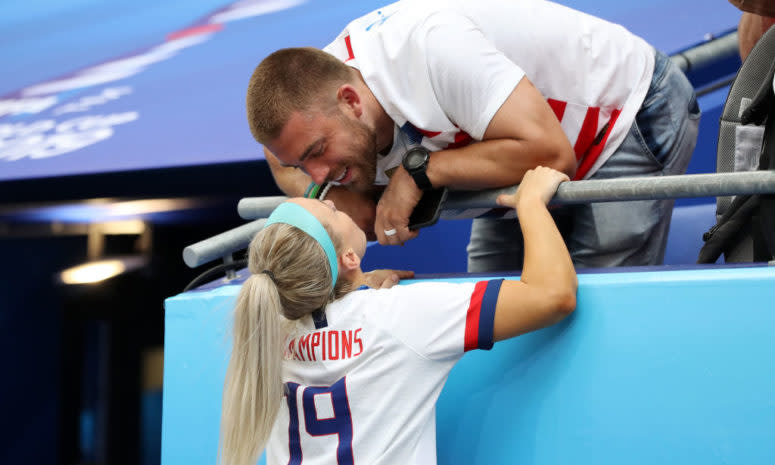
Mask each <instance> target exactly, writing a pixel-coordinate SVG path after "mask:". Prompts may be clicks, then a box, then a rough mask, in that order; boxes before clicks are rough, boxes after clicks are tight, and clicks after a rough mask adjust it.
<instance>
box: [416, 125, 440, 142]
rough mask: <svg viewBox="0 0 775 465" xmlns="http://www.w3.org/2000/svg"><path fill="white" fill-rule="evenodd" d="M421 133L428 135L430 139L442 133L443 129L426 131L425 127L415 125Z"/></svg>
mask: <svg viewBox="0 0 775 465" xmlns="http://www.w3.org/2000/svg"><path fill="white" fill-rule="evenodd" d="M415 129H417V131H418V132H420V134H422V135H423V136H425V137H427V138H428V139H430V138H433V137H436V136H438V135H439V134H441V131H426V130H425V129H420V128H418V127H415Z"/></svg>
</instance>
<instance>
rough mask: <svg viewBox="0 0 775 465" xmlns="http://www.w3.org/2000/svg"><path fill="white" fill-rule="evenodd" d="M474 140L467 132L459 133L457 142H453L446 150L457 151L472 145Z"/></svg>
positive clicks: (456, 137) (457, 133) (456, 138)
mask: <svg viewBox="0 0 775 465" xmlns="http://www.w3.org/2000/svg"><path fill="white" fill-rule="evenodd" d="M472 140H474V139H473V138H472V137H471V136H470V135H469V134H468V133H467V132H465V131H458V132H456V133H455V141H454V142H451V143H450V144H449V145H448V146H446V147H445V148H446V149H457V148H460V147H465V146H467V145H468V144H470V143H471V141H472Z"/></svg>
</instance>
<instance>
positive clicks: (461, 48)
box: [416, 10, 525, 140]
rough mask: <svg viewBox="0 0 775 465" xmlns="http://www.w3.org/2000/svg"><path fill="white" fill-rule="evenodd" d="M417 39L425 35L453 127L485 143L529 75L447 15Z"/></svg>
mask: <svg viewBox="0 0 775 465" xmlns="http://www.w3.org/2000/svg"><path fill="white" fill-rule="evenodd" d="M416 33H419V34H424V35H425V37H424V40H419V41H418V43H423V44H424V46H425V47H426V53H425V56H426V61H427V63H426V65H427V66H428V73H429V77H430V80H431V86H432V87H433V90H434V92H435V94H436V100H437V101H438V102H439V104H440V105H441V107H442V108H443V110H444V112H445V113H446V115H447V117H448V118H449V120H450V121H452V122H453V123H454V124H455V125H457V126H458V127H459V128H460V129H462V130H463V131H465V132H467V133H468V134H469V135H471V137H473V138H474V139H475V140H482V138H483V136H484V132H485V130H486V129H487V126H488V125H489V124H490V121H491V120H492V118H493V116H495V113H496V112H497V111H498V109H499V108H500V107H501V106H502V105H503V103H504V102H505V101H506V99H507V98H508V97H509V95H511V92H512V91H513V90H514V88H515V87H516V86H517V84H518V83H519V81H520V80H521V79H522V78H523V77H524V76H525V72H524V71H523V70H522V69H521V68H520V67H519V66H518V65H517V64H516V63H514V62H513V61H511V60H509V59H508V58H507V57H506V56H505V55H504V54H503V53H502V52H500V51H498V49H497V48H496V46H495V44H493V43H492V42H491V41H490V40H489V39H488V38H487V37H485V35H484V34H483V33H482V31H481V30H480V29H479V28H478V27H477V26H476V25H475V24H474V23H473V22H471V20H470V19H468V18H466V17H465V16H463V15H462V14H457V13H455V12H452V11H449V10H444V11H442V12H439V13H437V14H435V15H433V16H432V17H430V18H429V19H428V20H427V21H426V22H425V24H424V27H422V28H419V29H418V30H417V31H416Z"/></svg>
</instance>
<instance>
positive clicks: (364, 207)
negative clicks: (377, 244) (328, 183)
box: [326, 186, 377, 241]
mask: <svg viewBox="0 0 775 465" xmlns="http://www.w3.org/2000/svg"><path fill="white" fill-rule="evenodd" d="M326 200H331V201H332V202H334V205H336V209H337V210H340V211H343V212H345V213H347V214H348V215H350V218H352V219H353V221H354V222H355V224H357V225H358V227H359V228H361V229H362V230H363V232H365V233H366V239H368V240H370V241H373V240H376V239H377V236H375V235H374V219H375V218H376V208H377V205H376V203H375V202H374V198H373V196H372V195H371V194H362V193H358V192H353V191H349V190H347V189H345V188H344V187H341V186H333V187H331V189H329V191H328V194H326Z"/></svg>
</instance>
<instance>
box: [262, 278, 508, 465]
mask: <svg viewBox="0 0 775 465" xmlns="http://www.w3.org/2000/svg"><path fill="white" fill-rule="evenodd" d="M502 281H503V280H491V281H480V282H476V283H473V282H472V283H443V282H423V283H416V284H410V285H406V286H395V287H393V288H391V289H381V290H373V289H366V290H359V291H355V292H352V293H350V294H348V295H346V296H345V297H343V298H341V299H339V300H337V301H335V302H333V303H332V304H330V305H329V306H328V307H327V308H326V310H325V318H324V319H325V321H324V322H323V321H321V320H318V321H312V318H308V319H306V320H303V321H302V322H300V325H299V326H300V327H299V329H298V331H297V332H296V333H295V334H292V335H291V336H290V337H289V338H288V341H287V344H286V353H285V361H284V362H283V371H284V374H283V381H284V382H285V385H286V391H287V395H286V396H285V397H284V399H283V402H282V404H281V408H280V411H279V414H278V417H277V421H276V422H275V427H274V429H273V430H272V434H271V436H270V439H269V444H268V447H267V463H268V464H270V465H286V464H288V465H294V464H300V463H303V464H305V465H315V464H334V463H336V464H339V465H345V464H369V465H378V464H386V465H395V464H402V465H411V464H417V465H428V464H431V465H432V464H435V463H436V415H435V413H436V400H437V399H438V397H439V394H440V392H441V389H442V387H443V386H444V383H445V382H446V380H447V377H448V375H449V372H450V370H451V369H452V367H453V366H454V364H455V363H456V362H457V361H458V360H459V359H460V357H461V356H462V355H463V353H464V352H465V351H467V350H472V349H477V348H480V349H489V348H491V347H492V344H493V321H494V316H495V303H496V302H497V298H498V293H499V291H500V285H501V283H502Z"/></svg>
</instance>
